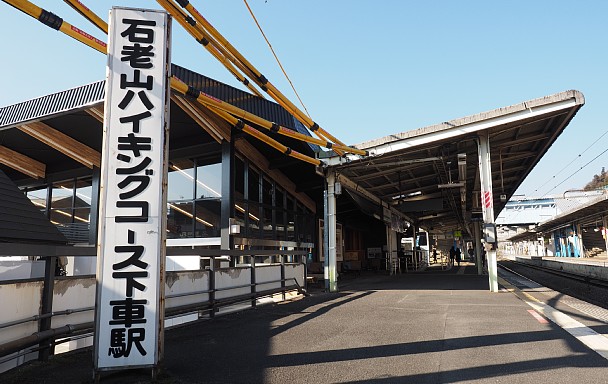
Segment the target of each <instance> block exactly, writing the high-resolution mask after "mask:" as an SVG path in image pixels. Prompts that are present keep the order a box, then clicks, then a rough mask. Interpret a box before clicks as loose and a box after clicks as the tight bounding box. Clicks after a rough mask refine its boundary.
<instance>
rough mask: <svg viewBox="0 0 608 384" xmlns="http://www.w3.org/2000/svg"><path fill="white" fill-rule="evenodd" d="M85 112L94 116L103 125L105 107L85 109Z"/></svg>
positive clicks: (96, 106)
mask: <svg viewBox="0 0 608 384" xmlns="http://www.w3.org/2000/svg"><path fill="white" fill-rule="evenodd" d="M85 112H86V113H88V114H89V115H91V116H93V117H94V118H95V119H96V120H97V121H99V122H100V123H103V114H104V112H103V105H94V106H92V107H90V108H87V109H85Z"/></svg>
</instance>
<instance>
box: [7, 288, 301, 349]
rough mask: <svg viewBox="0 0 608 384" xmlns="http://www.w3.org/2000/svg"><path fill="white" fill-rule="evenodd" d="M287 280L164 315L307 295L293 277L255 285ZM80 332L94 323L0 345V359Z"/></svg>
mask: <svg viewBox="0 0 608 384" xmlns="http://www.w3.org/2000/svg"><path fill="white" fill-rule="evenodd" d="M289 280H293V282H294V284H291V285H288V286H285V287H281V288H273V289H269V290H265V291H261V292H255V293H247V294H243V295H239V296H234V297H227V298H222V299H216V300H214V302H213V303H211V302H209V300H207V301H203V302H200V303H196V304H190V305H186V306H180V307H174V308H166V309H165V314H166V315H169V316H172V315H180V314H185V313H191V312H195V311H199V310H207V311H211V312H216V311H217V309H219V308H221V307H226V306H229V305H233V304H237V303H240V302H246V301H247V300H250V299H251V298H252V297H255V298H261V297H267V296H272V295H274V294H277V293H280V292H289V291H293V290H297V291H298V292H300V293H301V294H303V295H305V296H308V295H309V294H308V292H306V290H304V289H303V288H302V287H301V286H300V284H299V283H298V282H297V279H295V278H293V277H290V278H287V279H280V280H272V281H266V282H262V283H257V284H255V285H263V284H269V283H276V282H281V281H289ZM248 286H250V285H245V286H244V287H248ZM238 287H240V286H235V287H230V289H236V288H238ZM222 290H226V289H221V288H220V289H215V290H214V291H222ZM192 294H193V295H195V294H199V292H197V293H192ZM61 312H64V311H61ZM81 331H82V332H84V333H86V332H93V331H94V322H86V323H81V324H67V325H64V326H62V327H59V328H53V329H49V330H46V331H42V332H36V333H33V334H32V335H29V336H26V337H23V338H21V339H17V340H12V341H9V342H7V343H4V344H0V357H5V356H8V355H11V354H13V353H16V352H19V351H21V350H23V349H26V348H29V347H32V346H34V345H38V344H39V343H40V342H43V341H46V340H49V339H56V338H58V337H61V336H63V335H71V334H75V333H76V332H81ZM30 352H31V351H30Z"/></svg>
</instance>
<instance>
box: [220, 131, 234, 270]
mask: <svg viewBox="0 0 608 384" xmlns="http://www.w3.org/2000/svg"><path fill="white" fill-rule="evenodd" d="M233 137H234V129H233V132H232V135H231V138H230V141H222V197H221V215H220V223H221V229H220V235H221V249H223V250H231V249H234V239H233V237H232V235H231V234H230V224H231V220H230V219H231V218H232V217H234V139H233ZM230 265H231V266H233V267H234V266H235V265H236V258H231V260H230Z"/></svg>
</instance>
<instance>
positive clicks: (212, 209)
mask: <svg viewBox="0 0 608 384" xmlns="http://www.w3.org/2000/svg"><path fill="white" fill-rule="evenodd" d="M220 212H221V203H220V200H217V199H216V200H199V201H197V202H196V216H195V226H196V233H195V237H219V236H220V232H221V226H220Z"/></svg>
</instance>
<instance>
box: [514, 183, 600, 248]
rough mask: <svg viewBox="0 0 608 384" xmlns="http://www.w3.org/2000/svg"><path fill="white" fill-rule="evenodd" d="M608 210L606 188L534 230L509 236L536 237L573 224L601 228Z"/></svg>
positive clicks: (517, 237)
mask: <svg viewBox="0 0 608 384" xmlns="http://www.w3.org/2000/svg"><path fill="white" fill-rule="evenodd" d="M607 212H608V190H605V191H604V192H603V193H602V194H600V195H598V196H596V197H594V198H593V199H591V200H589V201H588V202H587V203H585V204H583V205H581V206H579V207H576V208H573V209H572V210H570V211H567V212H564V213H562V214H560V215H557V216H555V217H554V218H552V219H551V220H547V221H545V222H543V223H540V224H539V225H538V226H537V227H535V228H534V229H533V230H530V231H526V232H523V233H518V234H517V235H515V236H512V237H511V238H509V240H510V241H521V240H529V239H536V238H537V237H538V234H539V233H549V232H552V231H555V230H557V229H560V228H564V227H566V226H570V225H572V224H580V225H582V226H584V227H587V226H595V227H596V228H599V227H601V226H603V221H602V220H603V219H602V218H603V217H604V216H606V213H607Z"/></svg>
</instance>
